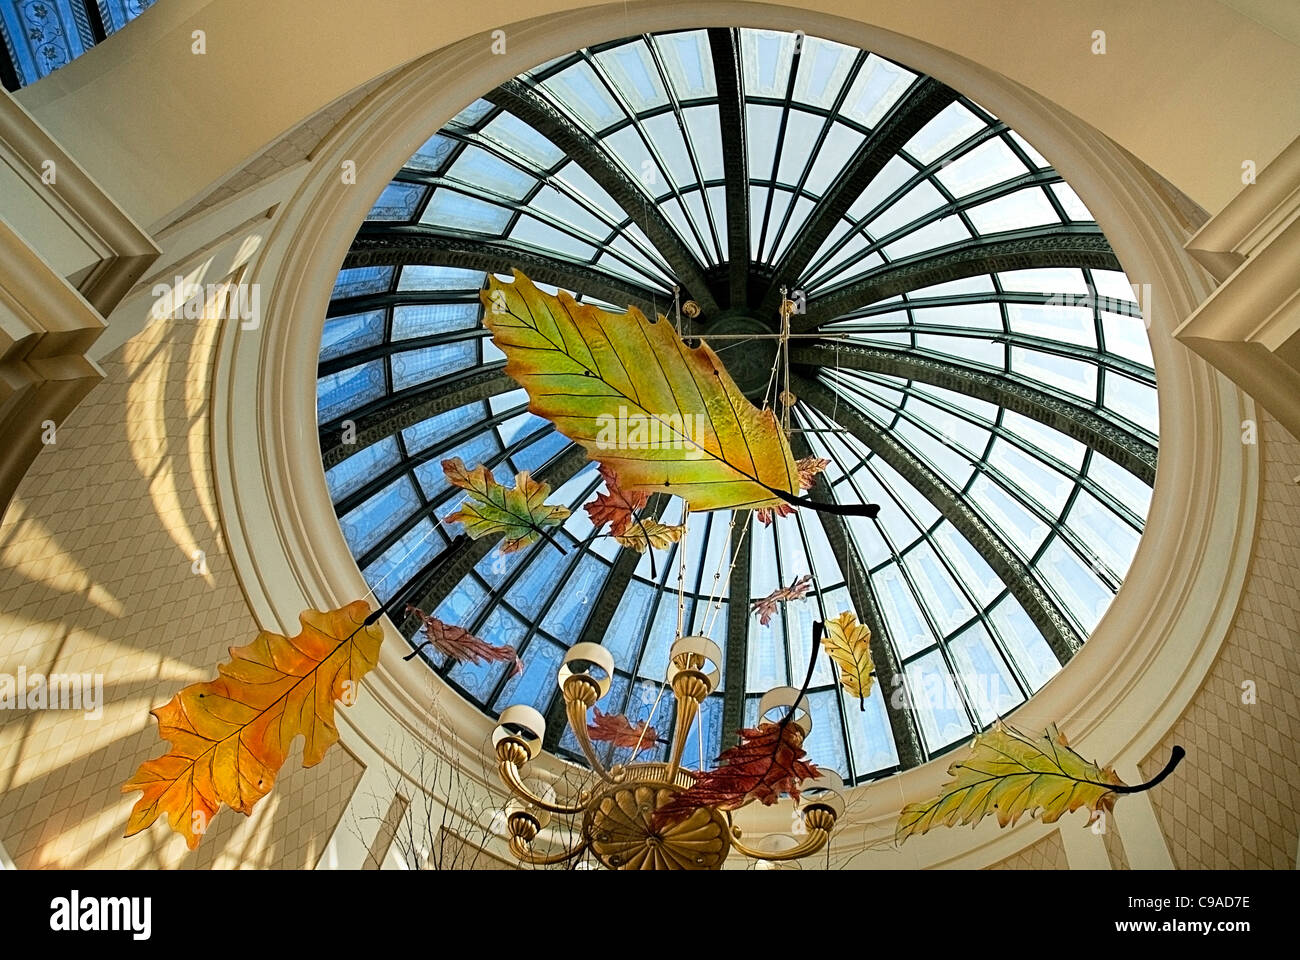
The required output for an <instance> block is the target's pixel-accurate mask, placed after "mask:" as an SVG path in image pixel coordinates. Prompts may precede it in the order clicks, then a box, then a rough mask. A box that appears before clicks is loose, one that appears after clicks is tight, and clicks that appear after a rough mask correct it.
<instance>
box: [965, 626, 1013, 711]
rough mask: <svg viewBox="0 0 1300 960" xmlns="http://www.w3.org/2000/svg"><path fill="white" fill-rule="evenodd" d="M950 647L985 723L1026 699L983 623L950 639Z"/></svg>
mask: <svg viewBox="0 0 1300 960" xmlns="http://www.w3.org/2000/svg"><path fill="white" fill-rule="evenodd" d="M948 650H949V651H950V652H951V654H952V658H953V663H954V665H955V666H956V668H957V676H958V679H959V680H960V682H961V685H962V688H963V689H964V690H965V691H966V696H967V698H969V700H970V703H971V706H972V707H973V708H974V710H975V716H976V717H977V718H978V719H979V722H980V724H981V725H983V726H988V725H989V724H991V723H992V722H993V721H994V720H996V719H998V717H1001V716H1005V715H1006V714H1007V713H1008V712H1010V711H1011V710H1013V709H1014V708H1016V707H1017V706H1019V705H1020V704H1021V703H1023V702H1024V700H1025V698H1024V696H1023V695H1022V694H1021V693H1020V691H1019V689H1018V688H1017V687H1016V682H1015V680H1014V679H1013V678H1012V676H1011V671H1010V670H1008V669H1007V665H1006V663H1005V662H1004V661H1003V659H1002V657H1000V656H999V655H998V652H997V650H995V649H994V647H993V642H992V641H991V640H990V639H989V635H988V632H987V631H986V630H985V629H984V628H983V627H982V626H981V625H980V624H978V623H977V624H974V625H973V626H971V627H970V629H968V630H966V631H964V632H963V633H962V634H961V636H959V637H957V638H956V639H954V640H953V641H952V642H951V643H949V644H948Z"/></svg>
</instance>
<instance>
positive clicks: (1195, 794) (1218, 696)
mask: <svg viewBox="0 0 1300 960" xmlns="http://www.w3.org/2000/svg"><path fill="white" fill-rule="evenodd" d="M1260 442H1261V444H1262V451H1261V452H1262V453H1263V460H1264V480H1263V496H1262V500H1263V509H1262V511H1261V514H1260V520H1259V539H1258V540H1257V541H1256V549H1255V554H1254V557H1253V558H1252V560H1251V569H1250V574H1249V579H1248V580H1247V583H1246V591H1245V596H1244V597H1243V599H1242V602H1241V606H1240V607H1239V609H1238V611H1237V618H1236V621H1235V622H1234V624H1233V627H1232V630H1231V632H1230V633H1229V634H1228V639H1227V642H1226V643H1225V644H1224V645H1223V648H1222V650H1221V651H1220V653H1219V658H1218V660H1216V661H1215V664H1214V666H1213V667H1212V668H1211V670H1210V675H1209V676H1208V677H1207V678H1206V681H1205V684H1204V686H1203V687H1202V688H1201V690H1200V691H1199V692H1198V693H1197V695H1196V697H1195V699H1194V700H1193V701H1192V703H1191V705H1190V706H1189V707H1188V708H1187V710H1186V711H1185V712H1184V714H1183V716H1182V717H1181V718H1180V719H1179V720H1178V722H1177V723H1176V724H1175V725H1174V727H1173V729H1172V730H1170V731H1169V735H1168V736H1167V737H1166V738H1165V740H1164V742H1163V743H1162V744H1161V745H1160V747H1159V748H1158V749H1157V750H1156V751H1155V752H1154V753H1153V754H1152V756H1151V757H1149V758H1148V759H1147V760H1146V761H1144V762H1143V764H1142V772H1143V774H1144V776H1147V777H1150V776H1153V775H1154V774H1155V773H1157V772H1158V771H1159V770H1160V768H1161V767H1163V766H1164V763H1165V760H1166V759H1167V758H1168V756H1169V748H1170V747H1172V746H1173V745H1174V744H1175V743H1180V744H1182V745H1183V746H1184V747H1185V748H1186V750H1187V759H1186V760H1185V761H1183V765H1182V767H1181V769H1180V770H1179V771H1178V773H1177V775H1175V776H1174V777H1172V778H1171V779H1170V780H1168V781H1166V782H1165V783H1164V784H1163V785H1162V786H1161V787H1160V788H1159V789H1158V790H1155V791H1153V792H1152V793H1151V794H1150V797H1151V803H1152V805H1153V806H1154V807H1155V810H1156V815H1157V818H1158V819H1159V822H1160V826H1161V828H1162V829H1163V831H1164V834H1165V838H1166V841H1167V843H1168V845H1169V850H1170V853H1171V854H1172V856H1173V861H1174V864H1175V865H1176V866H1178V867H1179V868H1187V869H1207V868H1209V869H1243V868H1245V869H1250V868H1259V867H1270V868H1274V869H1292V868H1294V867H1295V866H1296V846H1297V842H1298V841H1300V809H1297V803H1296V795H1297V794H1296V784H1298V783H1300V658H1298V657H1297V653H1296V642H1297V638H1300V441H1297V440H1296V438H1295V437H1293V436H1291V435H1290V434H1289V433H1287V432H1286V431H1285V430H1283V429H1282V427H1281V426H1279V425H1278V423H1277V422H1276V421H1275V420H1273V419H1272V418H1271V417H1268V416H1265V417H1264V418H1262V420H1261V423H1260ZM1246 683H1250V684H1253V685H1254V696H1255V698H1256V702H1255V703H1244V702H1243V698H1245V699H1249V698H1248V697H1247V689H1246V688H1245V687H1243V684H1246Z"/></svg>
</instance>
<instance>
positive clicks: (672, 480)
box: [480, 270, 800, 511]
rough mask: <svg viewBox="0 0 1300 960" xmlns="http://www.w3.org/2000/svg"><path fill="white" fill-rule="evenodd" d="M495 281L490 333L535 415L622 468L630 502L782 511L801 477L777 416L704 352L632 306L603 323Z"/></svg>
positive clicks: (529, 286) (594, 313)
mask: <svg viewBox="0 0 1300 960" xmlns="http://www.w3.org/2000/svg"><path fill="white" fill-rule="evenodd" d="M514 277H515V279H514V282H513V283H502V282H500V281H499V280H497V279H496V278H495V277H489V280H488V289H487V290H484V291H482V292H481V294H480V295H481V297H482V299H483V304H484V308H485V309H484V323H485V324H486V325H487V327H488V329H489V330H491V331H492V339H493V342H494V343H495V344H496V345H497V347H499V348H500V349H501V350H502V351H503V352H504V353H505V355H506V358H507V363H506V373H507V374H509V375H510V376H511V377H513V378H514V379H515V380H517V381H518V382H519V383H520V385H521V386H523V388H524V389H525V390H527V391H528V396H529V398H530V399H531V401H532V402H531V403H530V404H529V407H528V409H529V410H531V411H532V412H533V413H535V414H538V415H539V416H542V417H546V418H547V419H548V420H550V421H551V422H553V423H554V424H555V425H556V427H557V428H558V429H559V430H560V432H561V433H563V434H564V435H565V436H567V437H569V438H571V439H573V440H575V441H577V442H578V443H580V444H582V445H583V446H584V447H585V448H586V449H587V452H588V454H589V455H590V456H591V458H592V459H593V460H599V461H600V462H601V463H603V464H606V465H608V466H610V467H612V468H613V470H614V471H615V473H616V474H617V475H618V483H619V486H620V487H621V488H622V489H623V491H624V492H625V493H636V492H642V491H644V492H647V493H659V492H662V493H669V494H675V495H677V496H679V497H681V498H683V499H684V500H686V501H687V502H689V503H690V505H691V509H692V510H696V511H704V510H720V509H724V508H761V507H773V506H776V505H777V504H779V503H784V501H783V500H782V499H781V498H780V497H778V496H776V495H774V494H773V492H772V491H773V490H780V491H782V492H783V493H786V494H789V495H792V496H798V494H799V490H800V487H799V470H798V467H797V466H796V464H795V461H794V458H793V457H792V456H791V455H790V445H789V444H788V443H787V442H786V439H785V436H784V435H783V434H782V432H781V429H780V426H779V425H778V424H777V422H776V417H775V416H774V415H773V414H772V411H771V410H762V411H760V410H758V409H757V408H755V407H754V405H753V404H751V403H750V402H749V401H748V400H747V399H746V398H745V395H744V394H742V393H741V392H740V390H739V389H737V387H736V385H735V384H734V383H733V382H732V380H731V377H730V376H729V375H728V373H727V371H726V369H725V368H724V367H723V365H722V362H721V361H720V360H719V359H718V356H717V354H715V353H714V352H713V350H712V349H710V348H709V346H708V345H707V344H701V345H700V346H699V347H697V348H695V349H690V348H688V347H687V346H686V344H685V343H683V342H682V339H681V337H679V336H678V335H677V332H676V330H674V329H673V327H672V324H670V323H669V322H668V321H667V320H664V319H662V318H660V320H659V321H658V322H651V321H649V320H647V319H646V317H645V315H644V314H643V313H641V311H640V310H637V309H636V308H635V307H633V308H632V309H630V310H629V311H628V312H627V313H626V314H612V313H606V312H604V311H603V310H600V309H597V308H596V307H594V306H591V305H590V304H579V303H578V302H577V301H575V300H574V299H573V297H571V296H569V295H568V294H567V293H564V292H563V291H561V293H560V294H559V296H558V297H554V296H551V295H550V294H547V293H544V292H542V291H541V290H538V289H537V287H536V286H534V285H533V283H532V281H530V280H529V279H528V278H527V277H526V276H524V275H523V274H522V273H520V272H519V271H518V270H516V271H514Z"/></svg>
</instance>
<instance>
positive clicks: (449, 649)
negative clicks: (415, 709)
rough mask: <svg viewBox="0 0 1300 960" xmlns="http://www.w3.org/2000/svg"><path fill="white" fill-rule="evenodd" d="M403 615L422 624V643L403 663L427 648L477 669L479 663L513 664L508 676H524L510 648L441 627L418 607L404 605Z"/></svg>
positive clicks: (520, 664)
mask: <svg viewBox="0 0 1300 960" xmlns="http://www.w3.org/2000/svg"><path fill="white" fill-rule="evenodd" d="M406 612H407V613H413V614H415V615H416V616H417V617H419V618H420V621H421V624H422V626H421V627H420V629H421V630H422V631H424V636H425V640H424V642H423V643H421V644H420V646H418V647H416V648H415V649H414V650H413V651H411V653H410V654H409V655H408V656H406V657H405V658H404V659H407V660H409V659H410V658H411V657H413V656H415V655H416V654H417V653H419V652H420V648H421V647H423V646H424V645H425V644H428V645H430V646H431V647H433V649H435V650H437V651H438V652H439V653H441V654H443V655H444V656H448V657H451V659H453V660H458V661H460V662H461V663H472V664H475V665H476V666H477V665H478V664H481V663H504V662H506V661H509V660H513V661H514V662H515V667H514V669H513V670H512V671H511V672H510V676H512V677H514V676H518V675H519V674H521V673H523V672H524V662H523V661H522V660H520V659H519V655H518V654H517V653H516V652H515V648H514V647H512V646H509V645H507V644H499V645H498V644H491V643H488V642H487V641H486V640H482V639H480V638H479V637H476V636H474V634H472V633H470V632H469V631H468V630H466V629H465V628H463V627H457V626H453V625H452V624H449V623H443V622H442V621H441V620H439V619H438V618H437V617H431V616H429V615H428V614H427V613H425V612H424V611H423V610H421V609H420V608H419V607H412V606H409V605H408V606H407V608H406Z"/></svg>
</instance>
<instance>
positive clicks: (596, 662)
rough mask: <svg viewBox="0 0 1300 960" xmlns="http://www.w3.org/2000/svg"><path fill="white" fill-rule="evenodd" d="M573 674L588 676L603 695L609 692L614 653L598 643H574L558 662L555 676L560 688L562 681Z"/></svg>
mask: <svg viewBox="0 0 1300 960" xmlns="http://www.w3.org/2000/svg"><path fill="white" fill-rule="evenodd" d="M574 676H586V677H589V678H590V679H591V680H592V681H594V682H595V684H596V687H597V688H598V689H599V690H600V696H601V697H603V696H604V695H605V694H607V693H609V685H610V683H612V682H613V679H614V655H613V654H612V653H610V652H609V650H608V649H607V648H605V647H602V646H601V645H600V644H599V643H575V644H574V645H573V646H571V647H570V648H569V652H568V653H566V654H565V655H564V662H563V663H562V664H560V673H559V676H558V678H557V680H558V682H559V685H560V689H561V690H563V689H564V682H565V681H566V680H568V679H569V678H570V677H574ZM597 699H600V698H599V697H597Z"/></svg>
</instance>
